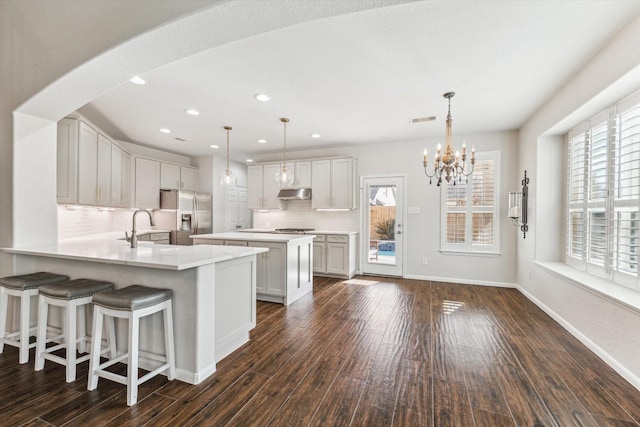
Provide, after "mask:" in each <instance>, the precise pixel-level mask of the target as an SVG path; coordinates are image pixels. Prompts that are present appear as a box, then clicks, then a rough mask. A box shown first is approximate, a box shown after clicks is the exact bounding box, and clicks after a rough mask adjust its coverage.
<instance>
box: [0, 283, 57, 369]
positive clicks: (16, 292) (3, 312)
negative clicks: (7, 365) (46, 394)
mask: <svg viewBox="0 0 640 427" xmlns="http://www.w3.org/2000/svg"><path fill="white" fill-rule="evenodd" d="M67 280H69V276H65V275H62V274H54V273H47V272H44V271H41V272H38V273H30V274H21V275H18V276H9V277H3V278H0V353H2V352H3V351H4V345H5V344H8V345H12V346H14V347H18V348H19V349H20V355H19V362H20V363H27V362H28V361H29V349H30V348H33V347H35V346H36V343H33V344H29V337H30V336H32V335H35V330H36V328H35V327H33V328H32V327H31V324H30V322H29V318H30V315H31V313H30V312H31V297H32V296H36V295H38V288H39V287H40V286H42V285H46V284H48V283H57V282H64V281H67ZM9 296H13V297H18V298H20V325H19V329H18V331H16V332H12V333H9V334H7V315H8V302H9Z"/></svg>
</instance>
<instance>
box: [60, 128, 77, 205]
mask: <svg viewBox="0 0 640 427" xmlns="http://www.w3.org/2000/svg"><path fill="white" fill-rule="evenodd" d="M56 155H57V170H56V172H57V175H56V197H57V201H58V203H59V204H76V203H77V202H78V175H77V173H78V121H77V120H71V119H62V120H60V121H59V122H58V140H57V151H56Z"/></svg>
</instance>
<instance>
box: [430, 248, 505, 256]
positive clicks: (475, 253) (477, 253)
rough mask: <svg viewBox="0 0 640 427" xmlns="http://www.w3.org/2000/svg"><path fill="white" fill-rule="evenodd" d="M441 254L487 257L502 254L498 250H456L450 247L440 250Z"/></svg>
mask: <svg viewBox="0 0 640 427" xmlns="http://www.w3.org/2000/svg"><path fill="white" fill-rule="evenodd" d="M440 253H441V254H442V255H456V256H479V257H489V258H496V257H499V256H502V253H500V252H480V251H456V250H451V249H446V250H440Z"/></svg>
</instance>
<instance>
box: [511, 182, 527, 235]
mask: <svg viewBox="0 0 640 427" xmlns="http://www.w3.org/2000/svg"><path fill="white" fill-rule="evenodd" d="M528 194H529V178H528V177H527V171H524V178H523V179H522V192H511V193H509V218H510V219H511V222H512V223H513V225H515V226H516V227H517V226H518V225H519V226H520V231H522V238H523V239H526V238H527V231H529V225H528V224H527V199H528Z"/></svg>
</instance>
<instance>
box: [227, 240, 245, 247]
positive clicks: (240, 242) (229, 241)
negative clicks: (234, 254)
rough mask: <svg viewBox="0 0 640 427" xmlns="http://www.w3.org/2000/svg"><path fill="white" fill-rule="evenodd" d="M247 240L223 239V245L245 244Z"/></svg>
mask: <svg viewBox="0 0 640 427" xmlns="http://www.w3.org/2000/svg"><path fill="white" fill-rule="evenodd" d="M247 243H248V242H245V241H242V240H240V241H238V240H225V241H224V244H225V246H247Z"/></svg>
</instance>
